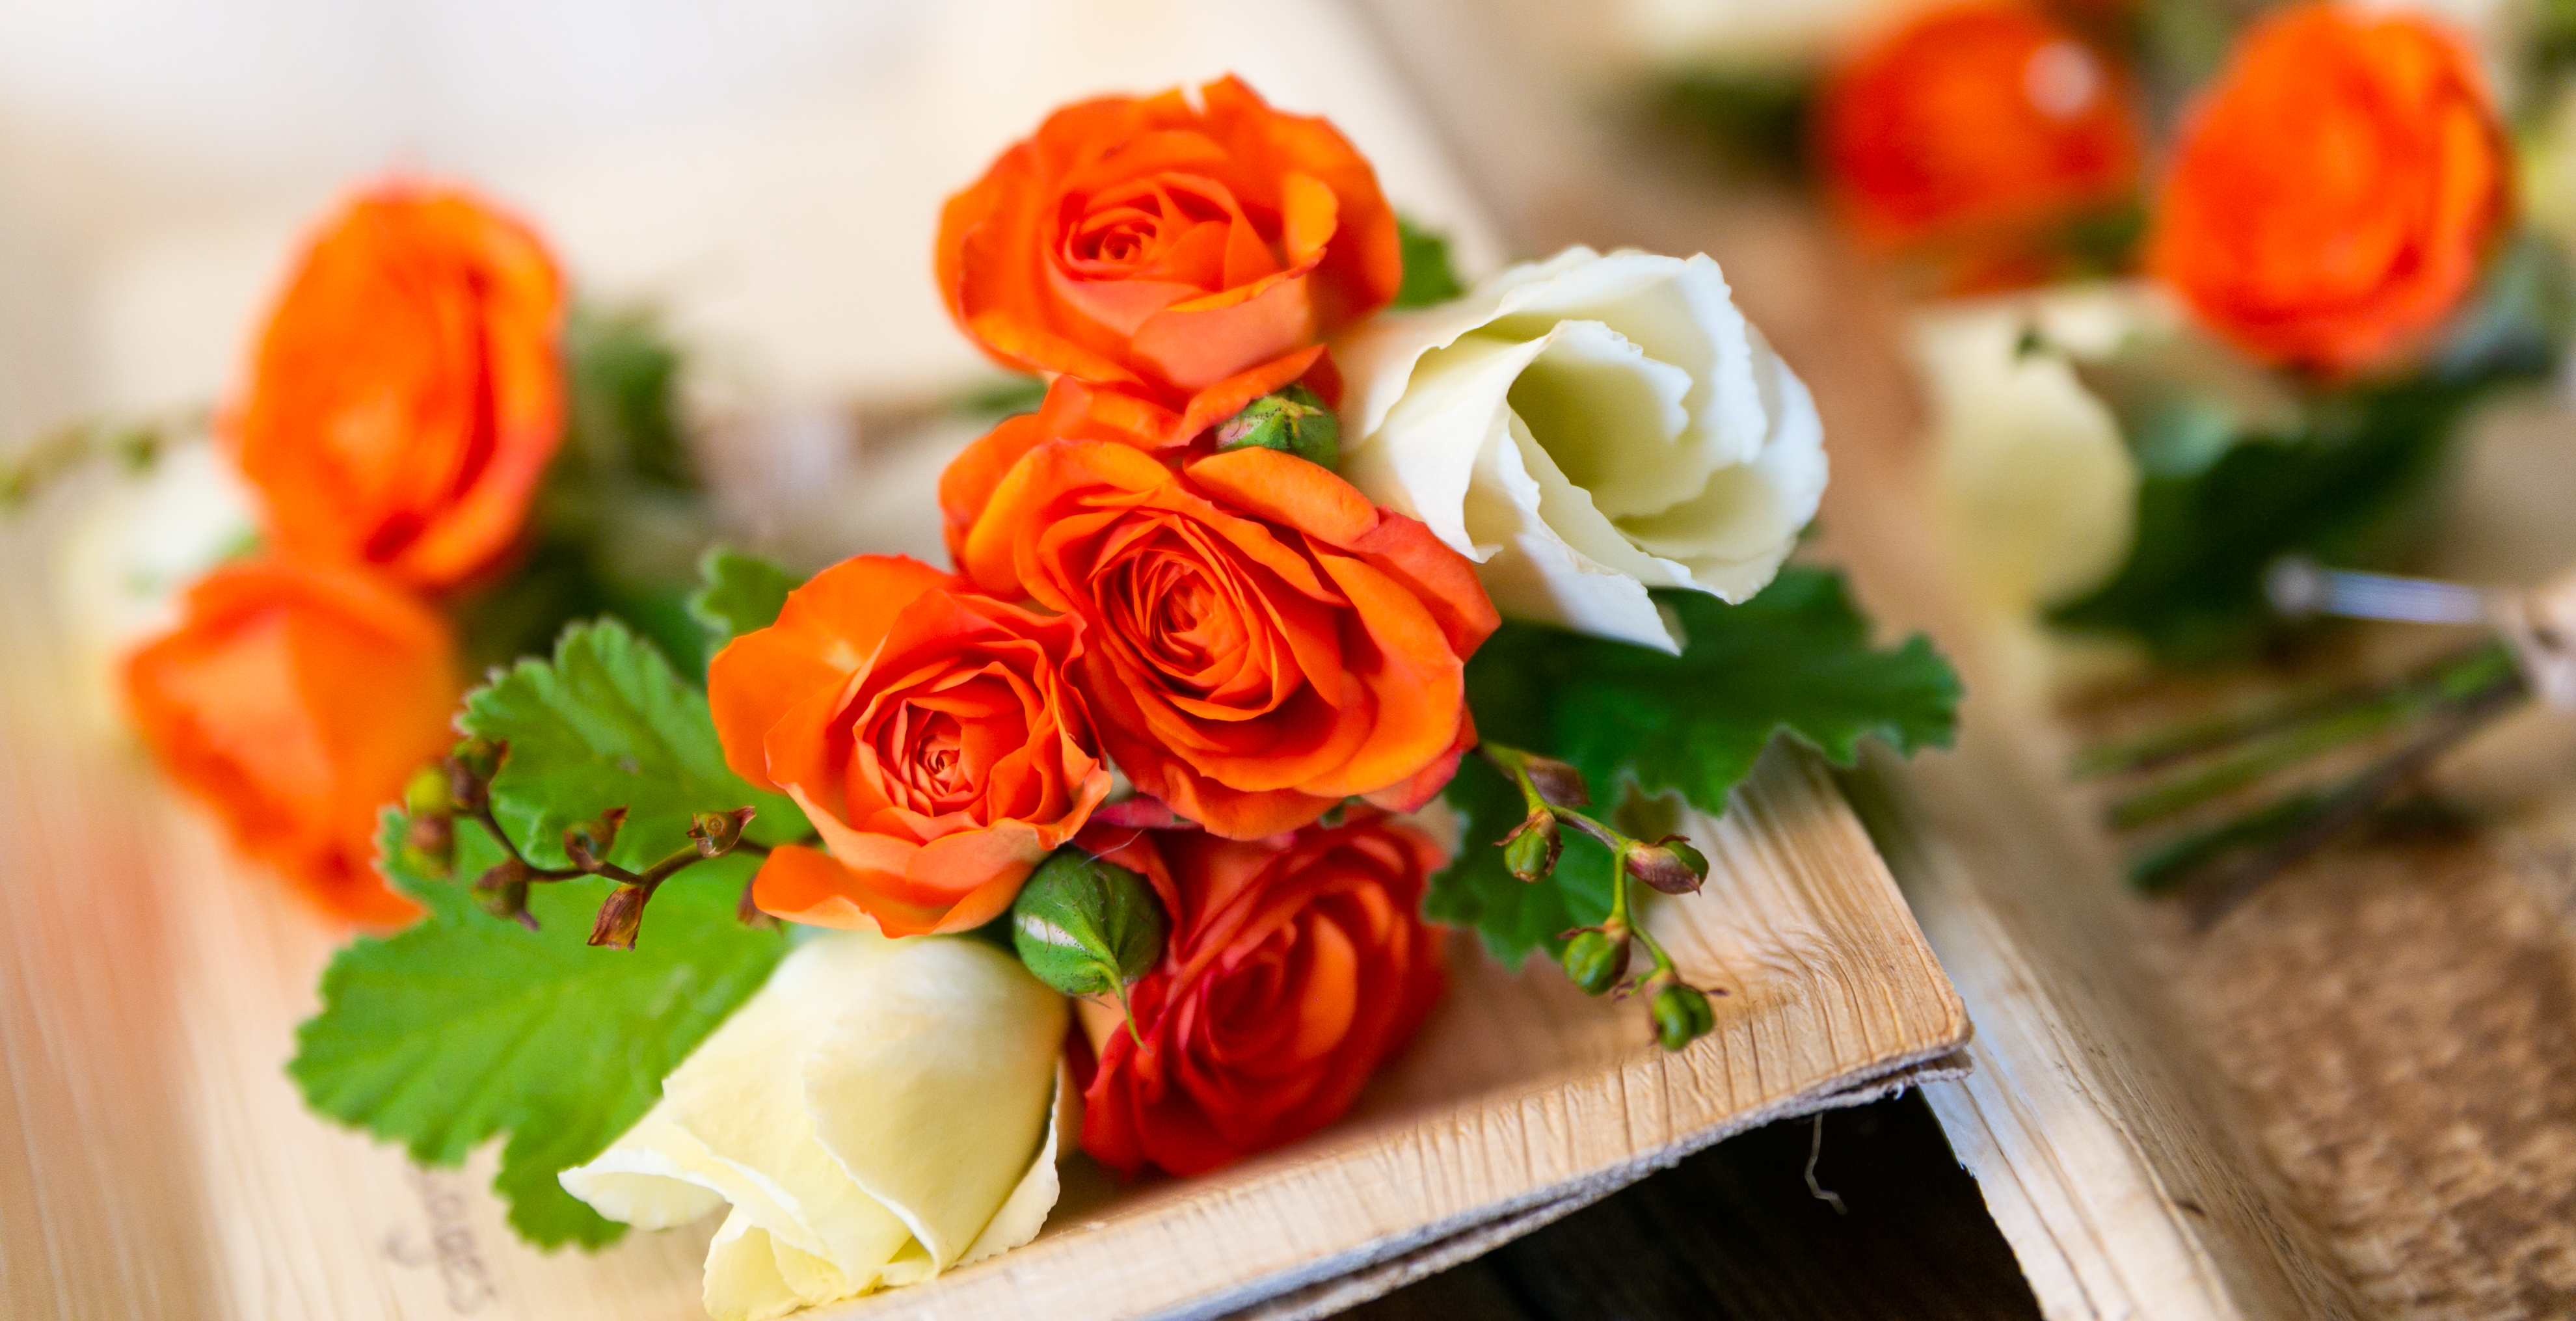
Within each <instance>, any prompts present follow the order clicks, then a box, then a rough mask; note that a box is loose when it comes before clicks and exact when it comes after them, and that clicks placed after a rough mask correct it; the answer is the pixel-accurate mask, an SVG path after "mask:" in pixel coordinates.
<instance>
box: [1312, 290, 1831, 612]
mask: <svg viewBox="0 0 2576 1321" xmlns="http://www.w3.org/2000/svg"><path fill="white" fill-rule="evenodd" d="M1334 357H1335V360H1336V361H1337V362H1339V363H1340V365H1341V368H1342V373H1343V377H1344V380H1345V382H1346V385H1347V389H1346V391H1345V393H1344V396H1343V411H1344V423H1343V435H1344V437H1345V438H1346V439H1345V444H1344V447H1343V459H1342V475H1343V476H1344V477H1346V478H1348V479H1349V480H1350V481H1351V483H1352V484H1353V485H1355V486H1357V487H1359V489H1360V490H1362V491H1364V492H1366V493H1367V494H1368V496H1369V498H1371V499H1373V500H1375V501H1377V502H1378V503H1379V504H1381V505H1385V506H1386V507H1388V508H1390V509H1394V510H1397V511H1399V512H1401V513H1405V514H1409V515H1411V516H1413V517H1415V518H1418V519H1420V520H1422V522H1423V523H1424V524H1425V525H1427V526H1428V527H1429V528H1430V529H1431V531H1432V533H1433V534H1434V535H1436V536H1438V537H1439V538H1440V539H1441V540H1442V541H1444V542H1447V543H1448V544H1449V546H1450V547H1451V548H1452V549H1455V550H1456V551H1458V552H1459V553H1460V554H1463V555H1465V556H1467V557H1468V558H1470V559H1472V560H1475V561H1476V563H1477V566H1478V567H1477V576H1478V578H1480V579H1481V580H1482V581H1483V582H1484V585H1485V591H1486V593H1487V594H1488V595H1490V596H1492V597H1493V599H1494V605H1495V608H1497V609H1499V610H1501V611H1502V612H1503V614H1505V615H1506V616H1510V617H1512V618H1516V619H1523V620H1530V621H1533V622H1538V623H1547V624H1557V625H1561V626H1563V627H1566V628H1570V629H1573V630H1575V631H1577V632H1581V633H1591V634H1595V635H1598V636H1601V637H1608V638H1617V639H1620V640H1621V641H1625V642H1634V643H1637V644H1638V645H1640V646H1647V647H1655V648H1659V649H1662V650H1665V651H1678V650H1680V649H1681V640H1680V639H1679V638H1678V637H1676V636H1675V635H1674V634H1673V632H1672V629H1671V627H1670V625H1668V624H1667V623H1666V622H1665V620H1664V618H1663V616H1662V614H1661V612H1659V611H1657V610H1656V608H1655V603H1654V601H1653V599H1652V598H1650V597H1649V596H1647V594H1646V592H1647V589H1648V588H1651V587H1687V588H1691V589H1694V590H1697V591H1702V592H1708V593H1711V594H1713V595H1715V596H1717V597H1719V598H1721V599H1724V600H1726V601H1730V602H1734V601H1742V600H1745V599H1746V598H1748V597H1750V596H1752V595H1753V594H1754V593H1755V592H1758V591H1760V590H1762V587H1763V584H1765V583H1768V582H1770V581H1771V576H1772V575H1773V574H1774V573H1776V572H1778V571H1779V568H1780V562H1781V561H1782V560H1784V559H1786V558H1787V557H1788V554H1789V549H1790V547H1791V546H1792V545H1793V544H1794V543H1795V542H1796V540H1797V536H1798V530H1799V529H1800V528H1802V527H1804V526H1806V523H1807V520H1808V519H1810V518H1812V517H1814V516H1815V513H1816V502H1817V500H1818V499H1819V498H1820V497H1822V496H1823V494H1824V490H1825V451H1824V429H1823V427H1822V426H1821V425H1820V424H1819V423H1818V421H1817V420H1816V406H1815V401H1814V400H1813V399H1811V398H1809V397H1808V394H1807V388H1806V387H1805V386H1804V385H1802V384H1800V383H1799V381H1798V378H1797V377H1796V376H1794V375H1792V374H1791V373H1790V371H1789V368H1788V367H1787V365H1786V364H1784V363H1782V362H1781V361H1780V358H1779V355H1777V354H1775V353H1773V352H1772V351H1771V346H1770V344H1769V343H1768V342H1767V341H1765V340H1764V339H1763V338H1762V332H1761V331H1759V330H1756V329H1754V328H1753V326H1752V324H1751V323H1750V322H1747V321H1746V320H1745V319H1744V315H1743V313H1741V312H1738V311H1737V310H1736V309H1735V303H1734V301H1733V299H1732V298H1731V297H1730V296H1729V294H1728V291H1727V287H1726V278H1725V277H1724V276H1723V275H1720V274H1719V273H1718V269H1717V263H1716V262H1714V261H1711V260H1709V259H1708V258H1707V257H1705V256H1698V257H1690V258H1687V259H1685V258H1680V257H1659V256H1655V255H1653V254H1651V253H1644V252H1625V251H1623V252H1614V253H1611V254H1609V255H1607V256H1603V255H1602V254H1600V253H1597V252H1594V251H1592V250H1591V249H1590V248H1569V249H1567V250H1566V251H1564V252H1562V253H1559V254H1558V255H1557V256H1556V257H1554V258H1552V259H1550V260H1548V261H1544V262H1538V263H1534V264H1531V265H1526V266H1516V267H1513V268H1512V269H1510V270H1507V271H1504V272H1503V273H1502V274H1500V275H1497V276H1495V277H1494V278H1493V279H1491V280H1488V281H1486V282H1484V283H1483V284H1481V285H1479V286H1477V287H1476V288H1475V289H1473V290H1471V291H1470V292H1468V294H1467V295H1466V296H1465V297H1462V298H1459V299H1457V300H1455V301H1453V302H1448V303H1443V304H1440V305H1438V306H1436V307H1429V308H1425V309H1423V310H1421V311H1419V312H1413V313H1407V314H1403V315H1397V316H1385V317H1380V318H1378V319H1377V321H1375V322H1374V323H1372V324H1371V325H1369V326H1368V327H1367V328H1366V329H1364V330H1362V331H1361V332H1360V333H1358V334H1357V335H1355V336H1353V337H1352V338H1351V339H1350V340H1349V341H1348V342H1346V343H1343V344H1340V345H1337V346H1336V347H1335V349H1334ZM1352 437H1356V438H1357V439H1356V440H1355V441H1354V440H1351V439H1349V438H1352Z"/></svg>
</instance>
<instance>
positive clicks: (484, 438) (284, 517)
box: [233, 183, 564, 590]
mask: <svg viewBox="0 0 2576 1321" xmlns="http://www.w3.org/2000/svg"><path fill="white" fill-rule="evenodd" d="M563 303H564V293H563V282H562V280H561V279H560V278H559V277H558V276H557V274H556V271H555V264H554V260H553V259H552V258H551V257H549V256H548V255H547V253H546V250H545V248H544V247H543V246H542V245H541V244H539V243H538V241H537V239H536V236H535V235H533V234H531V233H529V232H528V230H527V229H526V228H524V227H523V226H521V225H520V224H518V223H517V222H516V221H513V220H511V219H509V218H508V217H506V216H504V215H502V214H501V213H499V212H498V211H495V210H494V209H492V208H491V207H490V206H488V205H486V204H485V203H483V202H481V201H480V200H478V199H476V198H474V197H473V196H471V195H469V194H467V193H463V192H460V191H455V190H450V189H433V188H427V187H421V186H415V185H411V184H404V183H395V184H388V185H385V186H383V187H379V188H377V189H375V190H373V191H371V192H367V193H364V194H361V195H360V196H358V197H356V198H354V199H353V200H351V201H350V202H349V204H348V205H347V206H345V207H344V208H342V210H341V211H340V213H339V214H338V215H336V216H334V217H332V218H331V219H330V221H328V222H327V223H326V224H325V225H324V226H323V227H322V229H321V231H320V232H319V233H318V234H317V235H315V237H314V238H313V240H312V243H311V246H310V247H308V248H307V249H306V251H305V253H304V257H303V261H302V264H301V265H300V266H299V267H298V268H297V269H296V271H295V274H294V276H293V278H292V279H291V280H289V282H288V284H287V287H286V292H285V294H284V296H283V297H282V298H280V299H279V301H278V304H277V308H276V310H275V312H273V313H272V314H271V315H270V317H269V322H268V328H267V330H266V332H265V333H264V334H263V335H262V336H261V339H260V343H259V350H258V355H257V358H256V361H255V363H254V365H253V368H252V373H251V383H250V390H249V396H248V398H247V399H245V400H243V401H242V404H241V407H240V410H239V413H238V416H237V417H236V418H235V419H234V422H233V430H234V432H235V436H236V439H237V442H238V445H239V456H240V461H241V467H242V472H243V474H244V475H245V476H247V477H248V478H249V479H250V481H251V483H252V485H254V486H256V487H257V488H259V491H260V493H261V495H262V496H263V497H265V499H264V503H265V505H266V507H267V521H268V525H269V529H268V530H269V539H270V541H271V543H272V544H273V545H275V546H277V547H278V548H279V549H280V550H282V551H285V552H287V553H290V554H296V555H307V556H327V557H330V558H333V559H339V560H349V561H358V562H363V563H368V564H374V565H379V566H381V567H382V568H383V569H384V570H385V571H386V572H387V573H389V574H391V575H392V576H394V577H395V578H397V579H400V580H401V581H403V582H405V583H407V584H409V585H411V586H412V587H414V588H417V589H422V590H437V589H440V588H445V587H450V586H454V585H455V584H457V583H458V582H460V581H462V580H464V579H467V578H469V577H471V576H472V575H474V574H475V573H476V572H477V571H479V570H481V569H482V568H484V567H485V566H486V565H488V564H489V563H491V561H492V560H493V559H494V557H496V556H497V555H499V554H500V553H501V552H502V551H503V550H504V549H506V548H507V547H508V546H509V544H510V542H511V540H512V539H513V538H514V537H516V536H517V535H518V531H519V526H520V523H521V521H522V520H523V519H524V518H525V517H526V513H527V507H528V500H529V498H530V496H531V495H533V494H534V492H535V490H536V487H537V480H538V478H539V477H540V476H541V475H542V474H543V473H544V471H545V467H546V463H547V461H548V460H549V459H551V458H552V457H553V456H554V452H555V448H556V445H557V443H558V442H559V441H560V440H561V438H562V431H563V410H564V405H563V394H564V387H563V374H562V367H561V364H560V363H559V361H558V359H557V346H556V340H557V338H558V335H559V332H560V330H561V327H562V320H563Z"/></svg>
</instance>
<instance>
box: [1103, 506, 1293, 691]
mask: <svg viewBox="0 0 2576 1321" xmlns="http://www.w3.org/2000/svg"><path fill="white" fill-rule="evenodd" d="M1181 541H1182V539H1181V538H1178V537H1177V536H1173V535H1171V534H1166V539H1164V540H1162V541H1161V542H1160V543H1159V544H1155V545H1152V546H1149V547H1147V548H1144V549H1142V550H1140V551H1139V552H1137V553H1135V554H1133V555H1130V556H1129V557H1127V558H1126V559H1125V560H1123V561H1121V562H1120V563H1119V564H1118V565H1117V566H1116V567H1115V569H1114V570H1113V571H1112V573H1111V574H1110V575H1109V581H1108V583H1107V586H1108V587H1109V591H1108V592H1106V593H1105V594H1104V596H1105V600H1104V604H1106V605H1108V607H1109V609H1110V611H1111V612H1112V617H1113V619H1114V620H1115V626H1116V628H1117V631H1118V632H1119V633H1120V634H1121V635H1122V636H1123V637H1124V638H1125V639H1126V640H1127V641H1128V642H1129V643H1130V645H1132V646H1133V647H1134V648H1135V649H1136V651H1137V652H1138V654H1139V655H1140V656H1141V657H1142V658H1143V660H1144V662H1145V663H1146V665H1147V666H1149V667H1150V668H1152V669H1153V670H1154V671H1155V672H1156V673H1157V674H1158V675H1160V676H1161V678H1162V679H1163V681H1164V683H1165V685H1166V686H1167V687H1168V688H1169V689H1170V690H1171V691H1173V692H1174V693H1176V694H1181V695H1185V696H1189V697H1194V698H1216V699H1218V700H1224V697H1225V696H1226V695H1227V694H1228V693H1229V692H1230V691H1231V689H1232V688H1233V687H1234V686H1235V683H1236V681H1237V680H1238V679H1239V678H1240V677H1241V676H1242V675H1243V674H1244V672H1245V670H1246V665H1247V658H1248V652H1249V650H1250V644H1251V642H1252V639H1253V628H1254V625H1253V624H1252V623H1251V622H1250V621H1248V620H1247V619H1246V617H1245V614H1244V609H1243V604H1242V602H1241V600H1240V599H1239V598H1238V595H1237V593H1236V592H1235V591H1233V590H1231V589H1230V588H1229V586H1228V585H1227V584H1226V583H1225V581H1224V580H1223V579H1222V578H1220V577H1219V576H1218V575H1217V574H1216V573H1214V572H1212V571H1211V569H1210V567H1209V565H1208V564H1207V563H1206V561H1205V559H1204V555H1205V549H1204V548H1202V547H1199V546H1195V545H1188V544H1174V543H1176V542H1181ZM1265 688H1266V685H1265Z"/></svg>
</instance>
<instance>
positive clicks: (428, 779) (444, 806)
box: [403, 766, 456, 820]
mask: <svg viewBox="0 0 2576 1321" xmlns="http://www.w3.org/2000/svg"><path fill="white" fill-rule="evenodd" d="M455 810H456V804H455V802H454V800H452V799H450V798H449V797H448V796H447V771H446V770H445V768H443V767H440V766H423V767H421V768H420V769H419V770H416V771H413V772H412V773H411V779H410V780H409V781H407V782H406V783H405V784H404V785H403V811H404V812H405V813H407V814H409V815H410V816H411V817H412V818H413V819H414V820H417V819H419V818H421V817H425V816H439V817H443V816H446V815H447V814H448V813H450V812H453V811H455Z"/></svg>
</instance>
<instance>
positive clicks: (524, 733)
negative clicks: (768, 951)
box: [457, 619, 808, 939]
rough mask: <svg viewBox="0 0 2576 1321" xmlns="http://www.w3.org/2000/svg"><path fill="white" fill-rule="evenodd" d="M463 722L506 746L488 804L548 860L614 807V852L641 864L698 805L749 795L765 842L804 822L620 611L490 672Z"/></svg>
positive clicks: (664, 849) (678, 835) (717, 806)
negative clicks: (542, 653) (769, 789)
mask: <svg viewBox="0 0 2576 1321" xmlns="http://www.w3.org/2000/svg"><path fill="white" fill-rule="evenodd" d="M457 724H458V726H459V727H460V728H462V729H463V730H464V731H465V732H466V733H468V734H474V735H479V736H481V737H483V738H487V739H492V740H495V741H501V742H507V743H508V744H509V745H510V754H509V756H508V757H507V758H506V759H504V760H503V761H502V763H501V770H500V773H499V774H497V775H495V776H494V777H493V778H492V814H493V816H494V817H495V818H497V819H498V820H499V821H500V823H501V828H502V829H504V830H507V831H509V832H510V837H511V838H512V839H515V840H517V841H518V843H519V847H520V849H521V850H522V851H523V852H525V853H526V854H527V857H528V860H529V861H530V862H532V863H535V864H536V865H538V866H540V867H564V866H569V865H570V861H569V859H567V858H566V857H565V856H564V851H563V832H564V829H565V828H566V827H568V826H571V825H573V824H575V823H577V822H583V821H589V820H591V819H593V818H595V817H597V816H598V815H599V814H600V813H602V812H605V811H607V810H608V809H610V808H612V807H623V808H625V809H626V810H627V817H626V824H625V826H624V828H623V829H621V830H620V831H619V832H618V835H617V847H616V848H615V849H614V850H613V851H611V853H610V854H609V861H611V862H615V863H617V864H618V865H620V866H623V867H627V868H629V869H632V870H637V871H641V870H643V869H644V868H646V867H649V866H651V865H652V864H653V863H654V862H655V861H657V860H659V859H661V858H663V857H666V856H668V855H669V854H671V853H674V852H677V851H678V850H680V849H681V848H683V847H686V846H687V845H688V843H689V839H688V834H689V818H690V816H691V814H692V813H696V812H720V811H725V810H727V809H730V808H735V807H741V806H744V805H746V804H748V805H749V806H751V807H753V808H756V809H757V810H758V815H757V816H755V817H753V818H752V822H751V824H750V826H749V827H747V828H746V829H745V830H744V832H743V833H744V834H745V835H747V836H749V837H750V838H752V839H753V840H755V841H757V842H759V843H763V844H778V843H785V842H788V841H791V840H795V839H800V838H802V837H803V836H804V835H805V834H806V832H807V829H808V827H807V824H806V821H805V816H804V814H803V813H802V812H799V811H797V810H796V805H795V804H794V803H792V802H790V801H789V800H788V799H786V798H785V797H782V796H780V795H778V794H773V793H764V792H761V791H760V790H757V789H754V788H752V787H751V785H750V784H748V783H746V782H745V781H744V780H743V778H742V777H741V776H739V775H736V774H734V773H733V771H732V770H731V769H729V768H728V767H726V765H725V762H724V747H723V745H722V744H721V743H719V742H718V741H717V739H716V729H715V722H714V720H713V718H712V717H710V716H709V715H708V713H707V699H706V696H705V695H704V694H702V693H700V692H698V691H697V690H696V689H694V688H691V687H689V686H688V685H687V684H685V683H682V682H681V681H680V677H679V675H678V674H676V673H674V672H673V671H672V669H671V665H670V662H668V661H666V660H664V659H662V654H661V653H660V652H659V651H657V650H655V649H654V648H653V645H652V644H651V643H649V642H645V641H642V640H640V639H638V638H637V637H636V636H635V635H634V633H632V632H630V631H629V630H628V629H627V627H626V626H625V625H623V624H620V623H618V622H617V621H616V620H613V619H603V620H600V621H599V622H597V623H593V624H576V625H574V626H573V627H571V628H569V629H566V630H565V631H564V635H563V637H562V639H561V640H559V641H558V642H556V644H555V654H554V659H553V660H551V661H540V660H534V659H530V660H523V661H521V662H519V663H518V664H517V665H516V666H513V667H512V668H510V669H507V670H496V671H494V672H493V676H492V680H491V682H489V683H487V684H485V685H484V686H482V687H481V688H477V689H475V690H474V691H473V692H471V693H468V694H466V695H465V713H464V714H463V715H462V716H460V717H459V718H458V720H457ZM647 939H650V937H649V936H648V937H647Z"/></svg>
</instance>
